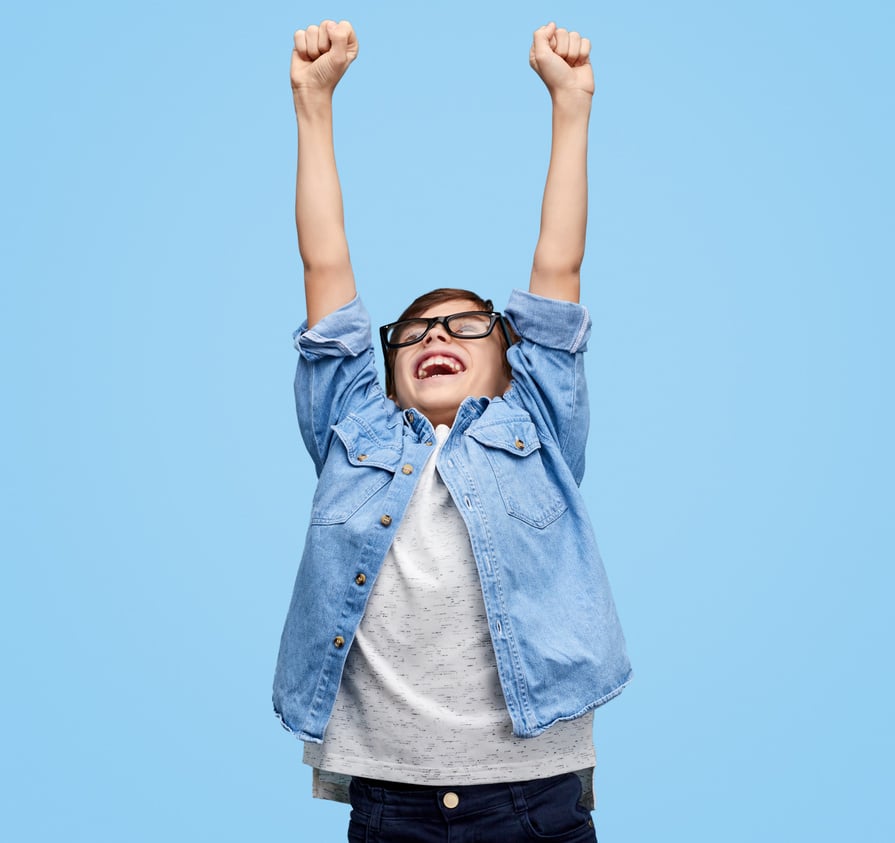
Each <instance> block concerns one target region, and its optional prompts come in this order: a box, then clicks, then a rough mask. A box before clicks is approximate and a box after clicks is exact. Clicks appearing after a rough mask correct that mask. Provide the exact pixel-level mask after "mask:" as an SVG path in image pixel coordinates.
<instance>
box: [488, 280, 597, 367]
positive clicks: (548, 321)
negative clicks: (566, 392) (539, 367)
mask: <svg viewBox="0 0 895 843" xmlns="http://www.w3.org/2000/svg"><path fill="white" fill-rule="evenodd" d="M504 314H505V315H506V317H507V319H509V320H510V324H512V326H513V329H514V330H515V331H516V333H517V334H519V336H520V337H522V338H523V339H525V340H528V341H529V342H533V343H535V345H540V346H544V347H545V348H555V349H558V350H560V351H568V352H569V353H570V354H577V353H578V352H579V351H585V350H586V349H587V340H588V338H589V337H590V329H591V318H590V314H589V313H588V311H587V308H586V307H585V306H584V305H583V304H578V303H577V302H571V301H561V300H560V299H549V298H546V297H544V296H538V295H535V294H534V293H528V292H525V291H523V290H513V292H512V294H511V295H510V300H509V302H508V304H507V307H506V310H505V311H504Z"/></svg>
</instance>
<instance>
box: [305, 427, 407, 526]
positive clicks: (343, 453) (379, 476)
mask: <svg viewBox="0 0 895 843" xmlns="http://www.w3.org/2000/svg"><path fill="white" fill-rule="evenodd" d="M333 431H334V432H335V434H336V438H335V439H334V440H333V443H332V445H331V446H330V449H329V454H328V455H327V457H326V463H324V466H323V471H322V472H320V479H319V480H318V481H317V490H316V492H315V493H314V500H313V502H312V503H311V523H312V524H318V525H328V524H344V523H345V522H346V521H347V520H348V519H349V518H351V516H352V515H354V513H355V512H357V511H358V510H359V509H360V508H361V507H362V506H363V505H364V504H365V503H366V502H367V501H368V500H370V499H371V498H372V497H373V496H374V495H375V494H376V493H377V492H378V491H380V490H381V489H382V488H383V487H384V486H386V485H387V484H388V483H389V481H391V479H392V477H393V476H394V474H395V471H397V468H398V463H399V462H400V461H401V449H400V446H396V445H391V444H388V443H386V442H383V441H382V440H381V439H380V438H379V437H378V436H376V434H375V433H374V432H373V431H372V429H371V428H370V427H368V426H367V425H366V424H365V423H364V421H363V420H362V419H360V418H358V417H357V416H350V415H349V416H347V417H346V418H345V419H344V420H343V421H341V422H339V423H338V424H337V425H334V426H333Z"/></svg>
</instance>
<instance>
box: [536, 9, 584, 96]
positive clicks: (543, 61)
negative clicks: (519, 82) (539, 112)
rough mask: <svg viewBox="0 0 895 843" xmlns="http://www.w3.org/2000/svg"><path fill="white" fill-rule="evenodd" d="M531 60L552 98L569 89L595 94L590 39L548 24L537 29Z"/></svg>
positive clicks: (553, 24)
mask: <svg viewBox="0 0 895 843" xmlns="http://www.w3.org/2000/svg"><path fill="white" fill-rule="evenodd" d="M528 60H529V63H530V64H531V66H532V68H533V69H534V71H535V72H536V73H537V74H538V76H540V77H541V79H543V80H544V84H545V85H546V86H547V90H548V91H549V92H550V95H551V96H552V97H555V96H557V95H558V94H561V93H563V92H566V91H571V92H583V93H586V94H593V92H594V72H593V68H592V67H591V64H590V39H589V38H582V37H581V35H579V34H578V33H577V32H569V31H568V30H567V29H557V27H556V24H555V23H548V24H547V25H546V26H542V27H539V28H538V29H536V30H535V31H534V36H533V38H532V43H531V52H530V53H529V56H528Z"/></svg>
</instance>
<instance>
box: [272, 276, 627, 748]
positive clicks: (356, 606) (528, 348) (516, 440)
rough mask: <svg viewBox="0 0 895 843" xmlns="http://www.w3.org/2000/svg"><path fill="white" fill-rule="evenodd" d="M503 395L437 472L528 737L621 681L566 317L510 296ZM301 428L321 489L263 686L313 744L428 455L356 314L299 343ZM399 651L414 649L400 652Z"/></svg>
mask: <svg viewBox="0 0 895 843" xmlns="http://www.w3.org/2000/svg"><path fill="white" fill-rule="evenodd" d="M505 315H506V316H507V318H508V319H509V320H510V322H511V324H512V325H513V328H514V329H515V330H516V332H517V334H518V335H519V337H520V340H519V342H518V343H516V344H514V345H513V346H512V347H511V348H510V349H509V351H508V353H507V358H508V360H509V362H510V366H511V368H512V380H511V384H510V388H509V390H508V391H507V392H506V393H505V394H504V395H503V396H502V397H498V398H490V399H489V398H467V399H466V400H465V401H463V403H462V404H461V405H460V408H459V410H458V411H457V416H456V419H455V420H454V424H453V427H452V428H451V433H450V436H449V437H448V439H447V441H446V442H445V444H444V446H443V448H442V450H441V452H440V453H439V455H438V471H439V474H440V475H441V477H442V479H443V480H444V483H445V485H446V486H447V488H448V490H449V491H450V493H451V496H452V498H453V500H454V503H455V505H456V506H457V509H458V511H459V512H460V514H461V516H462V517H463V520H464V521H465V523H466V527H467V529H468V531H469V538H470V541H471V543H472V549H473V553H474V556H475V561H476V566H477V567H478V572H479V577H480V579H481V584H482V594H483V596H484V602H485V609H486V614H487V621H488V626H489V629H490V632H491V639H492V642H493V645H494V652H495V655H496V660H497V670H498V674H499V678H500V684H501V687H502V689H503V695H504V698H505V700H506V705H507V710H508V712H509V715H510V719H511V721H512V724H513V733H514V734H515V735H516V736H518V737H521V738H526V737H534V736H535V735H539V734H541V733H542V732H543V731H544V730H545V729H547V728H548V727H549V726H550V725H552V724H553V723H555V722H557V721H558V720H568V719H572V718H575V717H578V716H580V715H582V714H584V713H585V712H586V711H589V710H590V709H592V708H594V707H595V706H598V705H601V704H602V703H605V702H607V701H608V700H609V699H611V698H612V697H614V696H615V695H616V694H618V693H619V692H620V691H621V690H622V688H623V687H624V686H625V685H626V684H627V683H628V681H629V680H630V677H631V668H630V664H629V662H628V657H627V653H626V650H625V641H624V637H623V635H622V630H621V626H620V624H619V621H618V617H617V614H616V610H615V605H614V603H613V600H612V595H611V592H610V589H609V583H608V581H607V579H606V573H605V571H604V569H603V563H602V560H601V559H600V554H599V551H598V549H597V543H596V540H595V538H594V534H593V530H592V528H591V523H590V519H589V517H588V514H587V511H586V507H585V504H584V499H583V498H582V496H581V492H580V490H579V488H578V485H579V483H580V482H581V478H582V475H583V472H584V448H585V442H586V439H587V428H588V417H589V409H588V401H587V388H586V385H585V380H584V368H583V360H582V352H583V351H584V349H585V345H586V342H587V338H588V336H589V333H590V317H589V315H588V313H587V310H586V309H585V308H584V307H583V306H581V305H578V304H574V303H571V302H563V301H557V300H554V299H547V298H542V297H540V296H535V295H533V294H531V293H524V292H521V291H518V290H517V291H515V292H514V293H513V294H512V296H511V298H510V302H509V305H508V306H507V309H506V311H505ZM296 347H297V348H298V350H299V352H300V358H299V363H298V370H297V373H296V377H295V398H296V406H297V408H298V420H299V426H300V428H301V432H302V436H303V438H304V441H305V445H306V446H307V448H308V451H309V452H310V454H311V457H312V459H313V461H314V465H315V468H316V471H317V475H318V478H319V480H318V484H317V489H316V493H315V495H314V500H313V503H312V511H311V521H310V526H309V528H308V533H307V539H306V544H305V549H304V554H303V556H302V560H301V564H300V566H299V569H298V575H297V578H296V581H295V588H294V591H293V595H292V601H291V603H290V606H289V611H288V615H287V617H286V623H285V627H284V629H283V634H282V638H281V642H280V652H279V657H278V660H277V667H276V674H275V677H274V693H273V701H274V710H275V712H276V713H277V716H278V717H279V718H280V721H281V722H282V724H283V725H284V726H285V727H286V728H287V729H288V730H289V731H291V732H294V733H295V734H296V735H297V736H298V737H299V738H301V739H302V740H306V741H313V742H318V743H319V742H321V741H322V740H323V735H324V731H325V729H326V724H327V722H328V721H329V717H330V713H331V711H332V708H333V704H334V703H335V699H336V693H337V691H338V689H339V683H340V681H341V677H342V669H343V667H344V665H345V660H346V657H347V656H348V651H349V649H350V647H351V643H352V641H353V638H354V635H355V632H356V630H357V627H358V624H359V622H360V620H361V617H362V615H363V613H364V607H365V606H366V603H367V598H368V597H369V595H370V591H371V589H372V588H373V587H374V584H375V582H376V575H377V574H378V572H379V569H380V567H381V565H382V561H383V559H384V558H385V555H386V552H387V551H388V548H389V546H390V545H391V543H392V540H393V537H394V535H395V530H396V529H397V526H398V524H399V523H400V521H401V518H402V517H403V515H404V511H405V509H406V507H407V504H408V502H409V500H410V496H411V494H412V492H413V489H414V486H415V484H416V478H417V477H418V476H419V469H420V468H421V467H422V466H423V465H424V463H425V462H426V459H427V457H428V455H429V452H430V448H431V447H432V443H433V442H434V435H435V434H434V430H433V428H432V425H431V424H430V423H429V421H428V419H426V418H425V416H423V415H422V413H420V412H419V411H417V410H416V409H414V408H406V409H404V410H402V409H401V408H399V407H398V406H396V404H395V403H394V402H393V401H392V400H391V399H389V398H388V397H387V396H386V395H385V393H384V391H383V390H382V387H381V386H380V383H379V379H378V376H377V372H376V365H375V361H374V357H373V347H372V340H371V332H370V321H369V317H368V315H367V313H366V310H365V309H364V307H363V305H362V304H361V302H360V300H359V299H354V300H353V301H352V302H350V303H349V304H347V305H345V306H344V307H342V308H340V309H339V310H337V311H335V312H334V313H331V314H329V315H328V316H326V317H325V318H324V319H322V320H321V321H320V322H319V323H318V324H317V325H315V326H314V328H313V329H311V330H308V328H307V324H305V325H303V326H302V328H300V329H299V331H297V332H296ZM403 646H405V647H408V648H411V647H413V646H414V642H413V640H412V639H410V640H408V641H405V642H403Z"/></svg>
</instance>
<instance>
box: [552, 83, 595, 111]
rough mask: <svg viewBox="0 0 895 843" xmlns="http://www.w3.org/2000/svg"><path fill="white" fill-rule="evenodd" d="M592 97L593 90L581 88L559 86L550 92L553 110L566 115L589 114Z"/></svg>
mask: <svg viewBox="0 0 895 843" xmlns="http://www.w3.org/2000/svg"><path fill="white" fill-rule="evenodd" d="M593 98H594V95H593V91H585V90H583V89H582V88H559V89H557V90H553V91H551V92H550V99H551V101H552V102H553V110H554V111H555V112H560V113H562V114H568V115H575V114H584V115H585V116H586V115H589V114H590V107H591V103H592V102H593Z"/></svg>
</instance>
